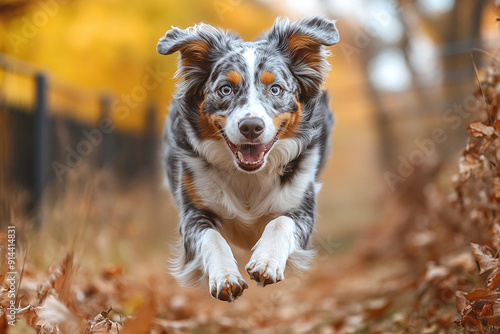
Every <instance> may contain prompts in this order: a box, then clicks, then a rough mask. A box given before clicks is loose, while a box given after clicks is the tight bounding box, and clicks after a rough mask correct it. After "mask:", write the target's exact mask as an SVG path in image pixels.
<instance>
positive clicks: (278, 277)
mask: <svg viewBox="0 0 500 334" xmlns="http://www.w3.org/2000/svg"><path fill="white" fill-rule="evenodd" d="M245 269H246V270H247V272H248V274H249V275H250V278H251V279H253V280H255V281H256V282H257V284H258V285H261V286H266V285H268V284H274V283H278V282H280V281H282V280H284V279H285V275H284V274H283V273H284V271H285V266H280V265H279V264H278V261H276V260H274V259H259V257H254V256H252V258H251V259H250V262H248V264H247V265H246V267H245Z"/></svg>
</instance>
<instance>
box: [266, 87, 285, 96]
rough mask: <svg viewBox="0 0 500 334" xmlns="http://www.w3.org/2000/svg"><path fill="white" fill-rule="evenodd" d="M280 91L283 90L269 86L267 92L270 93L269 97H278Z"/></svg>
mask: <svg viewBox="0 0 500 334" xmlns="http://www.w3.org/2000/svg"><path fill="white" fill-rule="evenodd" d="M282 91H283V89H282V88H281V87H280V86H278V85H274V86H271V88H269V92H270V93H271V95H274V96H278V95H280V94H281V92H282Z"/></svg>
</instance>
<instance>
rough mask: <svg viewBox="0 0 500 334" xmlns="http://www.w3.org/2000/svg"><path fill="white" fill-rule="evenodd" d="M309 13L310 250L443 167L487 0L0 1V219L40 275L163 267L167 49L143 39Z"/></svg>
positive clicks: (170, 86)
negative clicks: (319, 146) (320, 31)
mask: <svg viewBox="0 0 500 334" xmlns="http://www.w3.org/2000/svg"><path fill="white" fill-rule="evenodd" d="M310 15H323V16H326V17H329V18H333V19H338V22H337V27H338V29H339V32H340V43H339V44H338V45H335V46H333V47H330V48H329V51H330V52H331V53H332V56H331V57H330V58H329V62H330V64H331V65H332V71H331V72H330V73H329V75H328V77H327V79H326V82H325V88H326V89H327V90H328V91H329V94H330V106H331V108H332V109H333V111H334V113H335V116H336V125H335V128H334V132H333V138H332V145H333V152H332V156H331V159H330V160H329V162H328V164H327V166H326V169H325V170H324V172H323V174H322V177H321V179H322V182H323V188H322V191H321V193H320V196H319V199H318V202H319V216H318V221H317V230H318V232H319V233H317V237H316V239H317V241H316V242H317V243H319V244H322V245H329V247H333V248H332V249H334V251H335V252H337V251H339V252H340V251H342V250H344V249H348V248H349V246H350V245H352V244H353V243H355V242H356V240H357V239H358V237H359V235H360V234H361V233H363V232H364V231H366V230H367V229H370V227H372V226H373V223H374V222H377V221H378V220H380V217H382V216H381V215H382V213H383V212H385V213H386V211H387V208H386V203H387V201H388V198H391V197H392V196H394V195H395V194H398V192H401V191H404V190H405V189H406V188H405V187H406V186H407V183H408V180H409V179H411V178H412V177H414V173H418V172H419V170H420V169H422V168H424V166H433V168H436V166H438V167H439V169H441V170H445V171H446V170H449V173H446V172H445V175H447V176H450V175H451V173H453V172H454V171H456V169H457V167H456V160H457V158H458V156H459V154H460V151H461V149H463V147H464V145H465V143H466V138H467V133H466V132H465V129H466V127H467V125H468V124H469V123H470V122H471V121H472V120H474V117H475V116H474V115H472V112H471V109H472V107H473V104H474V101H473V99H474V96H473V95H472V93H473V91H474V89H475V88H474V87H475V85H476V73H475V72H476V71H475V67H477V68H481V67H482V66H484V65H488V64H491V63H492V62H493V61H494V60H495V57H497V52H498V48H499V46H500V44H499V37H500V35H499V26H498V24H497V23H496V22H497V8H496V6H495V2H494V1H486V0H474V1H470V0H415V1H403V0H400V1H390V0H371V1H368V0H350V1H337V0H310V1H299V0H283V1H280V0H251V1H243V0H211V1H205V0H192V1H153V0H129V1H118V0H99V1H97V0H86V1H81V0H43V1H30V0H2V1H0V41H1V43H0V205H1V206H0V219H1V222H2V224H14V223H16V224H18V223H19V224H20V226H21V225H22V226H23V227H22V228H23V231H26V232H25V233H22V234H20V235H21V236H20V238H21V240H23V241H26V242H27V243H28V244H29V245H30V246H29V249H30V250H29V251H28V253H29V258H31V261H32V262H33V263H35V264H36V263H38V264H40V265H41V266H48V265H49V264H52V263H54V261H57V259H59V257H60V254H61V250H62V249H71V248H73V247H75V248H76V247H77V246H78V247H81V249H84V250H85V252H86V258H87V259H88V263H89V266H96V267H100V266H102V265H103V264H109V265H111V264H116V263H120V265H121V266H124V267H125V268H129V269H130V268H135V267H136V266H137V263H138V261H140V262H145V263H151V262H154V263H156V265H158V261H164V259H166V258H167V257H168V251H167V250H168V245H169V244H170V243H171V242H172V241H173V240H175V239H176V236H177V234H176V233H177V227H176V225H177V216H176V211H175V209H174V207H173V206H172V204H171V203H170V200H169V195H168V193H167V192H166V190H165V189H164V188H163V187H162V177H163V174H162V170H161V166H160V160H159V149H160V145H161V143H160V136H161V133H162V126H163V122H164V120H165V116H166V114H167V112H168V105H169V103H170V101H171V99H172V93H173V91H174V88H175V82H176V81H175V80H174V79H173V76H174V72H175V70H176V57H177V55H173V56H161V55H159V54H157V53H156V49H155V48H156V43H157V41H158V39H159V38H160V37H162V36H163V35H164V33H165V32H166V31H167V30H168V29H169V28H170V27H171V26H177V27H181V28H186V27H189V26H192V25H194V24H196V23H198V22H201V21H203V22H206V23H209V24H212V25H214V26H220V27H222V28H224V29H229V30H232V31H234V32H237V33H238V34H240V36H242V37H243V38H244V39H245V40H252V39H254V38H256V37H257V36H258V35H259V33H260V32H262V31H263V30H265V29H268V28H269V27H270V26H271V25H272V23H273V21H274V20H275V19H276V17H277V16H287V17H289V18H290V19H298V18H301V17H304V16H310ZM450 180H451V178H448V177H445V178H442V179H440V180H438V182H442V183H450V182H451V181H450ZM410 198H411V194H410ZM31 236H36V237H31ZM40 249H42V250H43V251H40ZM144 254H148V256H150V257H149V260H144V259H143V258H141V256H143V255H144ZM137 258H141V260H137ZM151 259H153V260H151ZM148 261H149V262H148ZM155 261H156V262H155ZM161 263H164V262H161Z"/></svg>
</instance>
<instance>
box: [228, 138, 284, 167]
mask: <svg viewBox="0 0 500 334" xmlns="http://www.w3.org/2000/svg"><path fill="white" fill-rule="evenodd" d="M222 136H223V137H224V139H225V140H226V143H227V146H229V149H231V152H233V154H234V156H235V158H236V162H237V163H238V166H239V167H240V168H241V169H243V170H245V171H247V172H252V171H255V170H258V169H259V168H260V167H262V165H264V161H265V160H264V158H265V156H266V154H267V153H268V152H269V151H270V150H271V148H272V147H273V145H274V143H275V142H276V141H277V140H278V134H276V136H275V137H274V139H273V140H271V141H270V142H269V143H267V144H240V145H237V144H235V143H233V142H232V141H230V140H229V139H228V138H227V136H226V134H225V133H224V132H222Z"/></svg>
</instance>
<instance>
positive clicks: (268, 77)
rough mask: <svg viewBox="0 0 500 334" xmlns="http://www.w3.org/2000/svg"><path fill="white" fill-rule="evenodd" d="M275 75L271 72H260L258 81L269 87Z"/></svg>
mask: <svg viewBox="0 0 500 334" xmlns="http://www.w3.org/2000/svg"><path fill="white" fill-rule="evenodd" d="M274 78H275V75H274V74H273V73H271V72H268V71H264V72H262V75H261V76H260V81H262V82H263V83H265V84H266V85H269V84H270V83H271V82H273V81H274Z"/></svg>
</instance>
